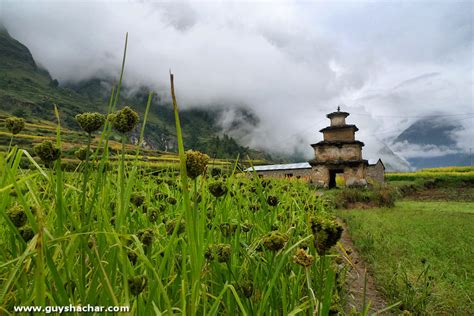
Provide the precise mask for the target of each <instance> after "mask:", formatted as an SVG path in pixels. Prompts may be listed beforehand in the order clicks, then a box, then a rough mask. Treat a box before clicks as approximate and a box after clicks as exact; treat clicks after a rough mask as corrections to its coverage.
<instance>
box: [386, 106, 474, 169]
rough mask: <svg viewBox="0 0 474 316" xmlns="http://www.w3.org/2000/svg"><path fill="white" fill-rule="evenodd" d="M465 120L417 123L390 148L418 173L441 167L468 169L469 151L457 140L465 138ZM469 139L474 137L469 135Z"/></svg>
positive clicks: (430, 118) (470, 152)
mask: <svg viewBox="0 0 474 316" xmlns="http://www.w3.org/2000/svg"><path fill="white" fill-rule="evenodd" d="M465 120H466V121H469V120H471V121H472V120H473V118H472V116H470V115H466V117H464V118H459V117H456V118H454V119H453V118H452V117H449V116H447V117H444V118H441V117H429V118H423V119H419V120H417V121H416V122H414V123H413V124H411V125H410V126H409V127H408V128H407V129H405V130H404V131H403V132H402V133H401V134H400V135H398V136H397V137H396V138H395V139H393V141H392V142H391V147H392V148H393V149H394V150H395V151H398V152H402V153H403V155H404V157H406V159H407V161H409V162H410V164H411V165H412V166H413V167H414V168H417V169H420V168H433V167H441V166H469V165H471V164H472V148H471V151H466V149H465V148H463V147H461V146H459V142H458V138H459V137H466V136H469V135H466V134H465V133H466V131H465V130H464V128H463V125H462V124H461V122H462V121H465ZM470 136H471V137H472V136H474V135H470Z"/></svg>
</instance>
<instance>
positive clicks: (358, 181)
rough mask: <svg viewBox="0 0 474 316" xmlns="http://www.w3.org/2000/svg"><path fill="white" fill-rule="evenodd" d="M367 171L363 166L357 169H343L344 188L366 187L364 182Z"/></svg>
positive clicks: (365, 181)
mask: <svg viewBox="0 0 474 316" xmlns="http://www.w3.org/2000/svg"><path fill="white" fill-rule="evenodd" d="M366 175H367V169H366V167H365V165H364V164H361V165H360V166H358V167H345V168H344V175H343V177H344V180H345V181H346V186H348V187H351V186H365V185H367V180H366Z"/></svg>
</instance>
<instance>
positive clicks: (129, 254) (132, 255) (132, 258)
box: [127, 250, 138, 265]
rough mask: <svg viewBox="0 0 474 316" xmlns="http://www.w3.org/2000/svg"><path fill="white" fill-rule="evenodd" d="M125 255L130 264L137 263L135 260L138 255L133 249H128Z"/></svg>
mask: <svg viewBox="0 0 474 316" xmlns="http://www.w3.org/2000/svg"><path fill="white" fill-rule="evenodd" d="M127 257H128V260H129V261H130V263H131V264H132V265H135V264H136V263H137V260H138V256H137V254H136V253H135V251H131V250H129V251H128V252H127Z"/></svg>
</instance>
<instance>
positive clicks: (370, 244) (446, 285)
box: [338, 200, 474, 315]
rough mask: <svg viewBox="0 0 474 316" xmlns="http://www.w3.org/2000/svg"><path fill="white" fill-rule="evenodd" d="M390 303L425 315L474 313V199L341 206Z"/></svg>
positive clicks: (354, 237)
mask: <svg viewBox="0 0 474 316" xmlns="http://www.w3.org/2000/svg"><path fill="white" fill-rule="evenodd" d="M338 214H339V215H340V216H341V217H342V218H343V219H344V220H345V221H346V222H347V224H348V226H349V231H350V234H351V237H352V240H353V242H354V244H355V246H356V248H357V250H358V251H359V252H360V253H361V255H362V256H363V258H364V259H365V260H366V261H367V263H368V265H369V267H370V270H371V271H370V272H372V273H373V276H374V277H375V280H376V284H377V286H378V288H379V289H380V290H381V291H382V293H383V294H384V297H385V298H386V299H387V301H388V303H395V302H398V301H401V307H400V309H401V310H403V309H406V310H410V311H412V312H415V313H422V314H423V313H424V314H449V315H471V314H472V313H473V311H474V296H473V293H474V271H473V265H472V264H473V262H474V247H473V245H474V202H453V201H445V202H440V201H423V202H419V201H407V200H405V201H399V202H397V203H396V206H395V207H394V208H373V209H352V210H341V211H339V212H338Z"/></svg>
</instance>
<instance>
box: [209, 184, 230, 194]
mask: <svg viewBox="0 0 474 316" xmlns="http://www.w3.org/2000/svg"><path fill="white" fill-rule="evenodd" d="M208 188H209V192H211V194H212V195H214V196H215V197H216V198H218V197H221V196H223V195H225V194H226V193H227V186H226V185H225V183H224V182H222V181H216V182H213V183H210V184H209V186H208Z"/></svg>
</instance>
